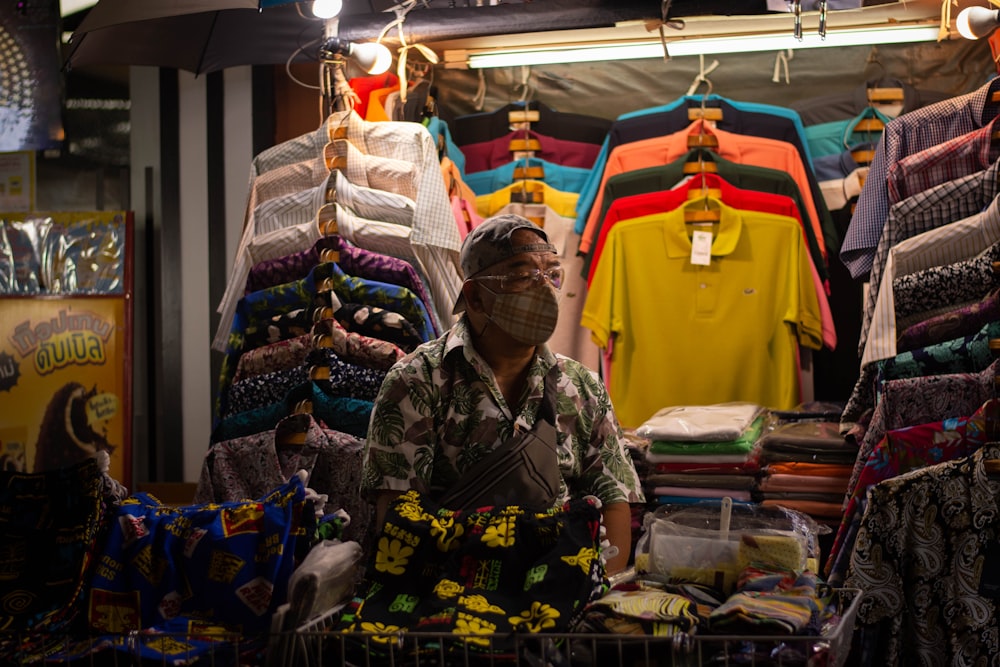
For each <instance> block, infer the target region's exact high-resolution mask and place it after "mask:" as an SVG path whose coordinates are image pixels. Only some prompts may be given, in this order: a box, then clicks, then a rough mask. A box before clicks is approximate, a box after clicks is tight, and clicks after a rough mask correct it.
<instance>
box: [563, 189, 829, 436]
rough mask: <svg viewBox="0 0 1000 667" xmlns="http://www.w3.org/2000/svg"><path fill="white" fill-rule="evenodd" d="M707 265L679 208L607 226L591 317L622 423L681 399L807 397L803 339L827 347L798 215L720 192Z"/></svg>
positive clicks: (585, 320)
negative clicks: (697, 258)
mask: <svg viewBox="0 0 1000 667" xmlns="http://www.w3.org/2000/svg"><path fill="white" fill-rule="evenodd" d="M713 203H714V204H717V205H718V206H719V208H720V211H721V219H720V221H719V222H718V223H715V224H713V225H712V232H713V237H712V245H711V260H710V264H709V265H708V266H701V265H697V264H692V262H691V240H690V232H692V231H693V230H694V229H702V228H701V227H695V226H693V225H690V224H687V223H685V221H684V208H685V207H688V206H694V205H697V206H701V205H703V204H702V203H701V202H700V201H697V202H689V203H687V204H684V205H683V206H681V207H680V208H678V209H676V210H673V211H670V212H666V213H662V214H655V215H648V216H643V217H640V218H635V219H632V220H628V221H622V222H619V223H618V224H617V225H615V227H614V228H613V229H612V230H611V232H610V233H609V234H608V237H607V242H606V244H605V247H604V252H603V254H602V255H601V258H600V261H599V262H598V266H597V270H596V271H595V273H594V280H593V282H592V283H591V285H590V288H589V292H588V295H587V301H586V303H585V304H584V308H583V315H582V317H581V324H582V325H583V326H585V327H587V328H588V329H590V330H591V332H592V338H593V340H594V342H595V343H596V344H597V345H599V346H601V347H604V348H607V347H608V344H609V342H611V341H612V339H613V346H612V357H611V361H610V377H609V383H608V384H609V386H610V394H611V399H612V402H613V403H614V406H615V412H616V413H617V414H618V419H619V420H620V421H621V423H622V425H623V426H625V427H627V428H634V427H637V426H639V425H641V424H642V422H644V421H645V420H646V419H648V418H649V417H651V416H652V415H653V414H654V413H655V412H656V411H657V410H659V409H661V408H663V407H667V406H672V405H700V404H706V405H707V404H712V403H722V402H726V401H749V402H752V403H757V404H759V405H763V406H767V407H770V408H775V409H789V408H792V407H794V406H795V405H797V404H798V403H799V401H800V385H799V368H798V344H799V343H801V344H802V345H804V346H806V347H810V348H812V349H819V348H820V347H821V345H822V328H821V321H820V310H819V303H818V300H817V297H816V291H815V288H814V286H813V281H812V277H811V275H810V270H809V255H808V250H807V248H806V247H805V245H804V244H803V242H802V229H801V227H800V226H799V224H798V223H797V222H796V220H795V219H794V218H790V217H787V216H781V215H774V214H769V213H761V212H756V211H741V210H736V209H733V208H731V207H728V206H726V205H724V204H722V203H721V202H718V200H714V201H713Z"/></svg>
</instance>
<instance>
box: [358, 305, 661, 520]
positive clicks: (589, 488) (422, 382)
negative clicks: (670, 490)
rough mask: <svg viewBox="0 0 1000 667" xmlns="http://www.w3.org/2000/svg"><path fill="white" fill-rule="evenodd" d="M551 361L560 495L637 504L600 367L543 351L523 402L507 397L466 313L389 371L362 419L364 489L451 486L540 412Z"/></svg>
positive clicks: (639, 498)
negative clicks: (365, 430) (517, 404)
mask: <svg viewBox="0 0 1000 667" xmlns="http://www.w3.org/2000/svg"><path fill="white" fill-rule="evenodd" d="M553 364H558V365H559V367H560V370H561V371H562V372H561V374H560V375H559V377H558V384H557V387H558V395H559V402H558V405H557V406H556V415H557V416H556V429H557V431H558V457H559V467H560V470H561V472H562V484H561V493H560V498H559V500H558V501H557V502H560V503H561V502H565V501H567V500H568V499H569V498H570V496H571V495H572V496H574V497H579V496H584V495H588V494H590V495H594V496H597V497H598V498H599V499H600V500H601V501H602V502H604V503H614V502H643V495H642V490H641V486H640V482H639V478H638V475H637V474H636V471H635V467H634V466H633V464H632V461H631V459H630V457H629V455H628V452H627V451H626V449H625V439H624V435H623V433H622V430H621V426H620V425H619V424H618V420H617V418H616V417H615V414H614V409H613V408H612V406H611V399H610V398H609V397H608V394H607V391H606V390H605V388H604V385H603V384H601V381H600V380H599V379H598V377H597V375H596V374H595V373H594V372H593V371H591V370H590V369H588V368H587V367H585V366H583V365H582V364H580V363H579V362H577V361H574V360H572V359H569V358H567V357H563V356H561V355H555V354H552V352H550V351H549V350H548V348H546V347H544V346H543V347H542V348H541V349H540V353H539V354H538V355H537V356H536V357H535V360H534V362H533V364H532V367H531V369H530V371H529V376H528V386H527V389H526V390H525V395H524V397H523V400H522V405H521V408H520V410H519V411H518V412H514V408H513V407H512V406H510V405H508V404H507V401H506V400H505V399H504V397H503V395H502V394H501V393H500V389H499V387H498V386H497V383H496V380H495V378H494V376H493V371H492V370H491V369H490V367H489V365H488V364H487V363H486V362H485V361H484V360H483V358H482V357H481V356H480V355H479V353H478V352H476V350H475V348H474V347H473V346H472V341H471V339H470V337H469V331H468V324H467V321H466V319H465V318H464V317H463V318H462V319H460V320H459V322H458V323H457V324H456V325H455V326H454V327H452V328H451V330H449V331H448V332H447V333H445V334H444V335H443V336H441V337H440V338H438V339H437V340H434V341H430V342H429V343H426V344H424V345H421V346H420V347H419V348H417V350H416V351H415V352H414V353H412V354H410V355H407V356H406V357H405V358H404V359H403V360H402V361H400V362H399V363H397V364H396V365H395V366H393V367H392V368H391V369H390V370H389V374H388V375H387V376H386V380H385V382H384V383H383V385H382V390H381V391H380V392H379V395H378V397H377V398H376V399H375V407H374V409H373V411H372V419H371V422H370V424H369V434H368V439H367V449H366V452H365V472H364V481H363V485H362V489H363V490H365V491H369V492H371V491H377V490H394V491H406V490H409V489H411V488H414V489H417V490H421V491H424V492H430V494H431V496H432V497H440V494H441V493H442V492H443V491H444V490H445V489H447V488H449V487H451V486H452V485H453V484H455V483H456V482H457V481H458V480H459V478H460V476H461V474H462V472H463V471H465V470H467V469H468V468H469V467H470V466H471V465H472V464H473V463H475V462H476V461H478V460H480V459H481V458H483V457H484V456H485V455H486V454H488V453H489V452H490V451H491V450H492V449H493V448H494V447H495V446H496V445H497V443H498V442H499V441H505V440H507V439H509V438H510V437H512V436H513V435H514V433H515V429H517V430H526V429H530V428H531V427H532V425H533V424H534V423H535V421H536V419H537V418H538V411H539V407H540V405H541V400H542V394H543V379H544V377H545V375H546V374H547V373H548V372H549V370H550V369H551V367H552V365H553Z"/></svg>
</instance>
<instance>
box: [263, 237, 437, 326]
mask: <svg viewBox="0 0 1000 667" xmlns="http://www.w3.org/2000/svg"><path fill="white" fill-rule="evenodd" d="M324 251H333V252H336V253H337V255H338V259H337V260H336V262H337V263H338V264H339V265H340V267H341V268H342V269H343V270H344V272H345V273H347V274H350V275H352V276H357V277H359V278H370V279H372V280H381V281H383V282H386V283H391V284H393V285H399V286H401V287H406V288H407V289H410V290H412V291H413V293H414V294H416V295H417V297H418V298H419V299H420V301H421V302H423V304H424V306H425V307H426V308H427V310H428V312H430V308H431V298H430V296H429V295H428V294H427V289H426V288H425V286H424V284H423V282H422V281H421V280H420V276H419V275H418V274H417V271H416V269H414V267H413V265H412V264H410V263H409V262H407V261H406V260H404V259H399V258H398V257H391V256H389V255H383V254H382V253H378V252H373V251H371V250H365V249H364V248H358V247H356V246H353V245H351V244H350V243H348V242H347V241H345V240H344V239H342V238H341V237H340V236H324V237H323V238H320V239H318V240H317V241H316V243H314V244H313V246H312V247H311V248H309V249H307V250H303V251H301V252H297V253H292V254H290V255H283V256H281V257H277V258H275V259H269V260H265V261H263V262H258V263H257V264H254V267H253V268H252V269H251V270H250V275H249V276H248V277H247V286H246V293H247V294H249V293H251V292H255V291H257V290H261V289H266V288H268V287H271V286H273V285H280V284H282V283H286V282H290V281H292V280H299V279H301V278H304V277H306V276H307V275H308V274H309V272H310V271H311V270H312V268H313V267H314V266H316V265H317V264H320V263H321V262H323V261H324V259H325V257H326V255H325V254H324ZM431 319H432V322H433V320H434V318H433V317H432V318H431ZM433 323H434V324H435V325H436V324H437V323H436V322H433ZM438 333H440V332H439V331H438V330H437V329H436V328H435V334H438Z"/></svg>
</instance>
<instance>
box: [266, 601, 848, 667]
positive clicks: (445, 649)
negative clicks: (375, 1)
mask: <svg viewBox="0 0 1000 667" xmlns="http://www.w3.org/2000/svg"><path fill="white" fill-rule="evenodd" d="M860 600H861V591H860V590H858V589H850V588H841V589H836V590H835V591H834V604H835V605H836V609H837V611H838V614H839V620H838V621H837V622H836V624H835V625H833V626H832V630H830V631H829V632H828V633H826V634H823V635H821V636H774V635H766V636H765V635H753V636H750V635H741V636H736V635H694V636H692V635H687V634H677V635H674V636H672V637H656V636H649V635H614V634H582V633H542V634H513V635H509V636H493V635H467V636H460V635H455V634H439V633H429V632H404V633H397V634H391V635H377V634H372V633H361V632H355V633H341V632H331V629H332V628H333V627H334V626H335V625H336V624H337V622H338V620H339V609H335V610H331V611H330V612H328V613H326V614H324V615H323V616H320V617H318V618H316V619H313V620H311V621H309V622H307V623H304V624H302V625H301V626H299V627H298V628H297V629H296V630H295V631H294V632H279V633H275V634H272V636H271V643H270V645H269V648H268V667H278V666H279V665H296V666H302V667H318V666H320V665H344V666H345V667H375V666H379V667H384V666H386V665H389V666H393V667H395V666H400V667H402V666H413V667H431V666H440V667H446V666H448V667H450V666H452V665H455V666H462V667H487V666H493V665H529V666H535V665H538V666H543V665H544V666H552V667H613V666H614V665H620V666H628V667H695V666H697V667H702V666H715V665H718V666H723V665H740V666H745V665H747V666H756V665H760V666H764V665H767V666H769V667H774V666H777V667H793V666H797V665H802V666H805V667H820V666H822V667H844V665H845V664H846V662H847V659H848V656H849V655H850V652H851V644H852V638H853V633H854V623H855V620H856V618H857V612H858V605H859V603H860Z"/></svg>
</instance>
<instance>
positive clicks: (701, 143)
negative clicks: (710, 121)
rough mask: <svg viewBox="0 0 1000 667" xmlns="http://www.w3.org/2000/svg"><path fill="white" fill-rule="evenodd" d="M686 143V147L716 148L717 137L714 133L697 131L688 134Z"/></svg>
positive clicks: (717, 144)
mask: <svg viewBox="0 0 1000 667" xmlns="http://www.w3.org/2000/svg"><path fill="white" fill-rule="evenodd" d="M687 145H688V148H717V147H718V146H719V138H718V137H716V136H715V135H714V134H707V133H705V132H698V133H697V134H689V135H688V138H687Z"/></svg>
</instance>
